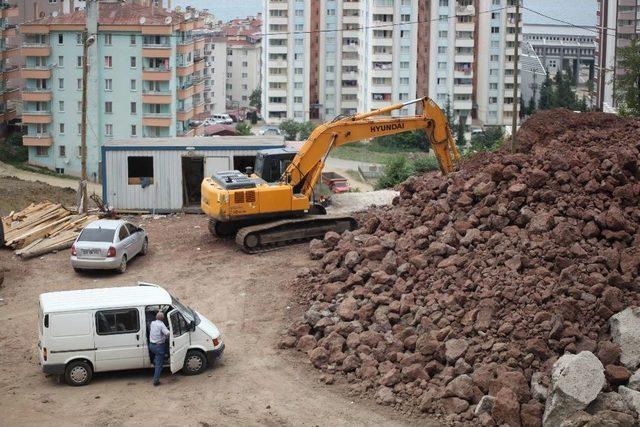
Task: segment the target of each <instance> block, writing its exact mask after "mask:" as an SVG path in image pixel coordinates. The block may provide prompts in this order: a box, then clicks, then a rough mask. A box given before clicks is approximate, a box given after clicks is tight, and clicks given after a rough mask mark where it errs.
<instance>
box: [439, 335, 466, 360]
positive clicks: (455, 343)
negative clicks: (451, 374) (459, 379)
mask: <svg viewBox="0 0 640 427" xmlns="http://www.w3.org/2000/svg"><path fill="white" fill-rule="evenodd" d="M444 348H445V352H444V355H445V357H446V358H447V361H448V362H449V363H455V362H456V360H458V359H459V358H460V357H462V355H464V353H465V352H466V351H467V348H469V343H467V341H466V340H465V339H458V338H453V339H450V340H447V342H445V343H444Z"/></svg>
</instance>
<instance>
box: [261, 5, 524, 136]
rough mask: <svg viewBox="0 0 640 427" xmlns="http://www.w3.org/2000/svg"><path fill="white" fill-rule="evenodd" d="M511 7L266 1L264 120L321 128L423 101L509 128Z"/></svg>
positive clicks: (473, 121) (409, 111) (457, 114)
mask: <svg viewBox="0 0 640 427" xmlns="http://www.w3.org/2000/svg"><path fill="white" fill-rule="evenodd" d="M515 1H516V0H432V1H426V0H327V1H318V0H305V1H300V0H266V1H265V10H264V17H265V26H264V28H265V30H266V32H267V33H269V35H268V36H266V37H265V39H264V45H263V52H264V57H263V64H264V69H263V85H262V87H263V116H264V118H265V120H266V121H267V122H272V123H273V122H275V123H277V122H280V121H282V120H284V119H294V120H297V121H303V120H309V119H318V120H320V121H325V120H330V119H332V118H333V117H335V116H338V115H341V114H353V113H355V112H356V111H369V110H372V109H376V108H380V107H384V106H388V105H389V104H392V103H397V102H403V101H407V100H410V99H414V98H418V97H422V96H425V95H426V96H430V97H431V98H433V99H434V100H435V101H436V102H438V104H440V106H441V107H443V108H444V107H445V106H446V104H447V102H448V101H449V102H450V105H451V108H452V111H453V114H454V117H455V120H456V121H457V120H459V118H462V120H463V121H464V122H465V123H466V124H468V125H484V124H487V125H510V124H511V117H512V112H513V85H514V78H515V76H514V72H513V61H514V54H515V25H516V19H515V18H516V17H515ZM414 113H415V108H414V106H409V107H407V108H405V109H403V110H400V111H398V112H397V114H399V115H402V114H404V115H407V114H414Z"/></svg>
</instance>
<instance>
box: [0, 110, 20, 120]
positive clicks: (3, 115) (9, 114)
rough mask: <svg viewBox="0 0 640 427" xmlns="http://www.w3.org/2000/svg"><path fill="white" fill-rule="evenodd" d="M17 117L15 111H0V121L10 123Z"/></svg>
mask: <svg viewBox="0 0 640 427" xmlns="http://www.w3.org/2000/svg"><path fill="white" fill-rule="evenodd" d="M17 117H18V112H17V111H16V110H15V109H13V108H12V109H10V110H4V111H0V121H3V122H10V121H11V120H15V119H16V118H17Z"/></svg>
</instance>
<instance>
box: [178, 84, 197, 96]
mask: <svg viewBox="0 0 640 427" xmlns="http://www.w3.org/2000/svg"><path fill="white" fill-rule="evenodd" d="M194 89H195V88H194V86H193V85H191V86H185V87H184V88H182V89H178V99H187V98H191V97H192V96H193V92H194Z"/></svg>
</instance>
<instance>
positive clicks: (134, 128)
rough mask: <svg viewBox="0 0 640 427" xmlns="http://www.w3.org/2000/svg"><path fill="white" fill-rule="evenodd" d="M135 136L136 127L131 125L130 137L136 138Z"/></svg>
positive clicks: (136, 133)
mask: <svg viewBox="0 0 640 427" xmlns="http://www.w3.org/2000/svg"><path fill="white" fill-rule="evenodd" d="M137 135H138V129H137V127H136V125H131V136H137Z"/></svg>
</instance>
